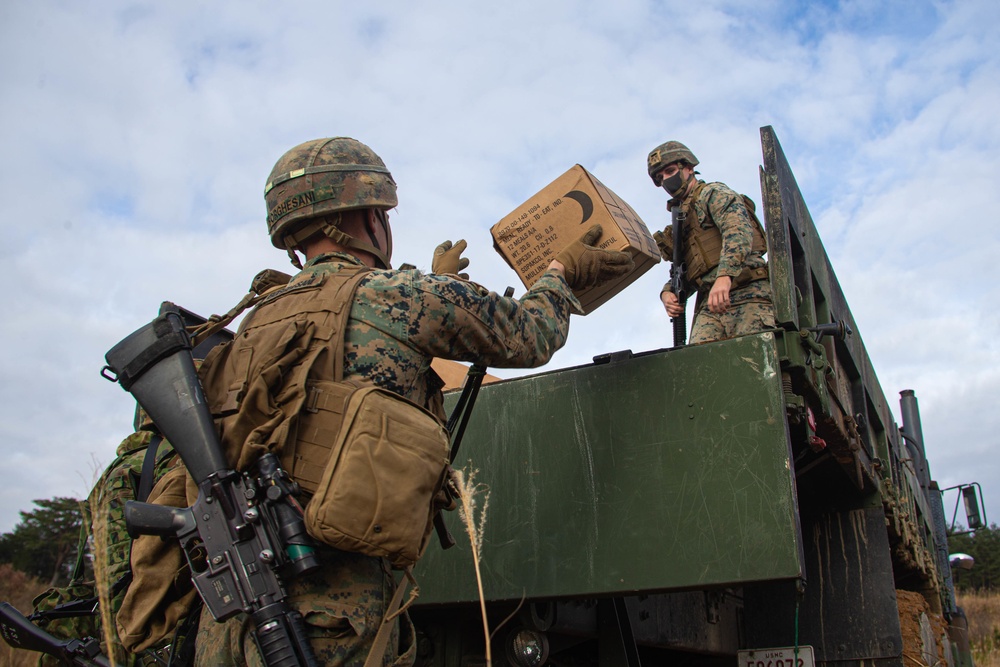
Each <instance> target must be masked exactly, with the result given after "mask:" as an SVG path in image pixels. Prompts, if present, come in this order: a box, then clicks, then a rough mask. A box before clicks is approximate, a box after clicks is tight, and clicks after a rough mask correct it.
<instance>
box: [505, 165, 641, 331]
mask: <svg viewBox="0 0 1000 667" xmlns="http://www.w3.org/2000/svg"><path fill="white" fill-rule="evenodd" d="M597 222H599V223H601V227H602V230H603V233H602V235H601V238H600V240H599V241H598V245H599V246H600V247H602V248H610V249H613V250H624V251H626V252H628V253H630V254H631V255H632V259H633V260H634V261H635V268H634V269H633V270H632V271H631V272H629V273H627V274H626V275H624V276H622V277H621V278H618V279H617V280H613V281H611V282H608V283H605V284H603V285H599V286H597V287H593V288H591V289H588V290H581V291H576V292H574V293H575V294H576V296H577V298H579V299H580V303H581V304H583V309H584V311H585V312H587V313H590V312H593V311H594V310H595V309H596V308H597V307H598V306H600V305H601V304H603V303H604V302H606V301H608V300H609V299H610V298H611V297H613V296H614V295H615V294H618V292H620V291H622V290H623V289H625V287H627V286H628V285H629V284H631V283H632V282H633V281H634V280H635V279H636V278H638V277H639V276H641V275H642V274H644V273H645V272H646V271H648V270H649V269H650V268H652V267H653V265H654V264H656V263H658V262H659V261H660V251H659V250H657V248H656V241H654V240H653V237H652V235H650V233H649V229H647V228H646V224H645V223H644V222H643V221H642V220H641V219H640V218H639V216H638V215H637V214H636V212H635V211H634V210H632V207H631V206H629V205H628V204H627V203H626V202H625V201H624V200H622V199H621V198H620V197H619V196H618V195H616V194H615V193H614V192H612V191H611V190H609V189H608V188H606V187H605V186H604V184H603V183H601V182H600V181H599V180H597V179H596V178H595V177H594V176H593V174H591V173H589V172H588V171H587V170H586V169H584V168H583V167H581V166H580V165H575V166H573V167H572V168H571V169H570V170H569V171H567V172H566V173H565V174H563V175H562V176H560V177H559V178H557V179H556V180H554V181H552V183H550V184H549V185H548V186H547V187H545V188H543V189H542V190H541V191H540V192H538V193H537V194H536V195H535V196H534V197H531V198H530V199H529V200H528V201H526V202H524V203H523V204H522V205H520V206H518V207H517V208H516V209H514V210H513V211H512V212H511V213H510V214H509V215H507V216H506V217H504V218H503V220H501V221H500V222H498V223H497V224H495V225H493V227H491V228H490V233H491V234H492V235H493V247H494V248H496V251H497V252H498V253H500V255H501V256H502V257H503V258H504V259H505V260H506V261H507V263H508V264H509V265H510V266H511V268H513V269H514V270H515V271H516V272H517V275H518V277H520V278H521V282H523V283H524V286H525V287H531V285H532V284H533V283H534V282H535V281H536V280H538V278H540V277H541V275H542V274H543V273H545V269H546V267H548V265H549V262H550V261H552V260H553V259H555V256H556V255H557V254H559V251H560V250H562V249H563V248H565V247H566V246H567V245H569V244H570V243H572V242H573V241H575V240H576V239H578V238H580V236H581V235H582V234H583V233H584V232H586V231H587V230H588V229H590V227H591V225H593V224H594V223H597Z"/></svg>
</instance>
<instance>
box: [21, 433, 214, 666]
mask: <svg viewBox="0 0 1000 667" xmlns="http://www.w3.org/2000/svg"><path fill="white" fill-rule="evenodd" d="M177 460H178V457H177V454H176V452H174V450H173V448H172V447H171V446H170V444H169V443H167V442H166V441H164V440H163V438H162V437H161V436H160V435H159V434H158V433H156V432H155V430H153V429H152V428H149V427H147V428H140V429H139V430H137V431H136V432H134V433H132V434H131V435H129V436H128V437H127V438H125V440H123V441H122V443H121V444H120V445H119V446H118V450H117V452H116V458H115V460H114V461H112V462H111V464H110V465H109V466H108V467H107V468H106V469H105V470H104V473H103V474H102V475H101V477H100V479H99V480H98V482H97V484H95V485H94V488H93V490H92V491H91V492H90V496H89V497H88V498H87V500H85V501H83V502H81V503H80V510H81V513H82V515H83V525H82V528H81V534H80V544H79V547H78V550H77V561H76V566H75V567H74V570H73V574H72V577H71V581H70V583H69V585H68V586H66V587H64V588H50V589H49V590H47V591H45V592H44V593H42V594H41V595H39V596H38V597H37V598H35V600H34V602H33V605H34V611H35V613H34V614H33V615H32V620H33V621H34V622H35V623H36V624H38V625H39V626H40V627H42V628H43V629H45V630H46V631H47V632H49V633H51V634H53V635H55V636H57V637H59V638H62V639H71V638H82V637H96V638H98V639H99V640H100V642H101V648H102V650H103V651H104V653H105V655H108V656H109V657H111V658H112V659H113V660H114V663H115V664H117V665H130V666H131V665H151V664H166V662H167V657H168V655H167V654H168V652H169V651H167V650H165V649H166V647H169V646H171V645H179V644H183V642H179V641H178V640H180V639H182V638H183V636H187V635H192V638H193V633H192V632H191V629H190V628H187V627H186V625H185V624H184V623H181V624H178V627H177V629H176V630H177V631H176V632H175V635H176V636H175V637H167V638H164V640H163V641H162V642H160V643H161V646H159V647H157V648H156V649H150V650H147V651H144V652H141V653H139V654H132V653H129V652H128V651H127V650H126V649H125V647H124V646H123V645H122V643H121V641H120V640H119V637H118V633H117V631H116V629H115V617H116V616H117V614H118V611H119V609H120V608H121V604H122V599H123V598H124V596H125V593H126V591H127V590H128V586H129V584H130V583H131V581H132V572H131V565H130V556H131V551H132V538H131V537H130V536H129V534H128V531H127V530H126V527H125V503H126V502H127V501H129V500H146V498H147V497H148V496H149V492H150V490H151V489H152V488H153V485H154V484H155V482H156V481H158V480H159V479H160V478H161V477H163V475H164V474H166V472H167V471H168V470H169V469H170V468H171V467H173V466H174V465H175V464H176V462H177ZM88 545H91V546H92V552H93V554H94V556H93V566H94V567H93V570H94V578H93V580H89V579H88V578H87V576H86V574H85V567H84V565H85V561H86V559H87V551H88ZM188 617H189V618H190V617H195V618H196V617H197V614H188ZM109 643H110V646H109ZM176 657H179V656H176ZM40 664H42V665H50V664H51V665H55V664H57V662H56V661H55V659H54V658H50V657H48V656H43V657H42V658H41V659H40ZM173 664H179V663H178V661H177V660H176V659H175V660H173Z"/></svg>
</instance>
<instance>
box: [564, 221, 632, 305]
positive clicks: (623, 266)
mask: <svg viewBox="0 0 1000 667" xmlns="http://www.w3.org/2000/svg"><path fill="white" fill-rule="evenodd" d="M599 238H601V226H600V225H599V224H597V225H594V226H593V227H591V228H590V229H589V230H588V231H587V233H586V234H584V235H583V236H581V237H580V238H578V239H577V240H576V241H573V242H572V243H571V244H569V245H568V246H566V247H565V248H563V249H562V252H560V253H559V254H558V255H556V261H557V262H560V263H561V264H562V265H563V266H564V267H566V270H565V274H566V282H567V283H568V284H569V286H570V287H571V288H572V289H574V290H582V289H587V288H588V287H594V286H595V285H600V284H601V283H606V282H608V281H609V280H611V279H613V278H618V277H619V276H624V275H625V274H626V273H628V272H629V271H631V270H632V269H633V267H635V262H633V261H632V256H631V255H630V254H628V253H627V252H622V251H620V250H601V249H600V248H596V247H594V245H593V244H594V243H597V239H599Z"/></svg>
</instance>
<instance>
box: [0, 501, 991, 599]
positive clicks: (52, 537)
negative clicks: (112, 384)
mask: <svg viewBox="0 0 1000 667" xmlns="http://www.w3.org/2000/svg"><path fill="white" fill-rule="evenodd" d="M34 504H35V505H36V506H37V507H36V509H34V510H31V511H29V512H25V511H22V512H21V521H20V523H18V524H17V526H15V527H14V530H12V531H10V532H9V533H4V534H3V535H0V563H10V564H11V565H12V566H13V567H14V568H16V569H17V570H19V571H21V572H24V573H26V574H29V575H32V576H34V577H37V578H38V579H41V580H42V581H48V582H49V586H63V585H65V584H67V583H68V582H69V577H70V574H71V572H72V569H73V566H74V564H75V562H76V553H77V547H78V545H79V539H80V527H81V524H82V522H83V521H82V518H81V514H80V501H79V500H77V499H76V498H65V497H57V498H50V499H47V500H35V501H34ZM948 551H949V553H965V554H968V555H970V556H972V557H973V558H974V559H975V566H974V567H973V568H972V569H971V570H956V571H955V572H954V577H953V578H954V580H955V586H956V588H957V589H958V590H960V591H968V590H998V589H1000V527H998V526H997V525H996V524H991V525H990V526H989V528H981V529H979V530H977V531H975V532H974V533H963V534H957V533H952V534H951V535H949V536H948Z"/></svg>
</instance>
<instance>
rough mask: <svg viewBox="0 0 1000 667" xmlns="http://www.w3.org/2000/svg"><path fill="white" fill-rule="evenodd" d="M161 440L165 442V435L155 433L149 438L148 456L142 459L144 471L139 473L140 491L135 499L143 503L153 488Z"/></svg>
mask: <svg viewBox="0 0 1000 667" xmlns="http://www.w3.org/2000/svg"><path fill="white" fill-rule="evenodd" d="M161 442H163V436H162V435H160V434H159V433H154V434H153V437H152V438H150V439H149V445H147V446H146V456H145V457H144V458H143V459H142V473H140V475H139V491H138V492H137V493H136V496H135V499H136V500H138V501H139V502H141V503H144V502H146V498H149V492H150V491H152V490H153V482H154V480H153V471H154V470H155V469H156V450H157V449H159V447H160V443H161Z"/></svg>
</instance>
